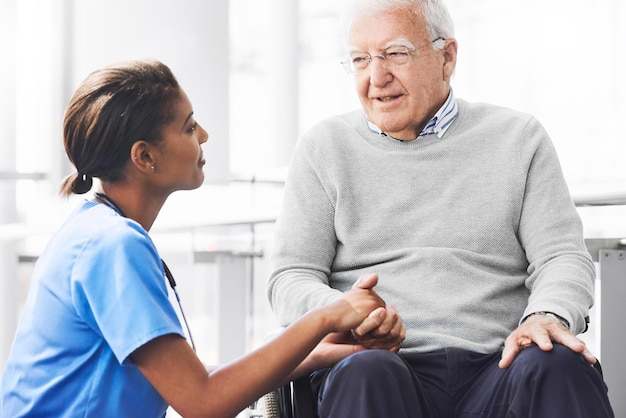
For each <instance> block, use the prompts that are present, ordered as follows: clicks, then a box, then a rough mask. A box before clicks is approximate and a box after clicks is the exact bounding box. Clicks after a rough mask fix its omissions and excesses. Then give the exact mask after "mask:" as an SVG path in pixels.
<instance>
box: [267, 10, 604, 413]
mask: <svg viewBox="0 0 626 418" xmlns="http://www.w3.org/2000/svg"><path fill="white" fill-rule="evenodd" d="M353 12H354V13H353V19H352V21H351V25H350V31H349V45H348V47H349V58H348V59H347V60H346V62H345V63H344V65H345V66H346V68H347V69H348V70H349V71H350V72H352V73H353V74H354V80H355V86H356V90H357V93H358V96H359V99H360V101H361V104H362V109H361V110H358V111H354V112H351V113H347V114H344V115H340V116H336V117H333V118H330V119H328V120H325V121H323V122H321V123H320V124H318V125H317V126H315V127H313V128H312V129H311V130H310V131H309V132H308V133H306V134H305V135H304V136H303V137H302V138H301V139H300V141H299V142H298V144H297V146H296V149H295V152H294V155H293V160H292V163H291V166H290V169H289V174H288V178H287V184H286V189H285V195H284V208H283V213H282V214H281V216H280V217H279V221H278V223H277V232H276V239H275V246H274V254H273V271H272V274H271V277H270V280H269V284H268V296H269V300H270V303H271V305H272V307H273V309H274V311H275V312H276V314H277V315H278V317H279V319H280V321H281V322H282V323H284V324H288V323H291V322H293V321H294V320H296V319H297V318H298V317H300V316H301V315H303V314H304V313H306V312H307V311H309V310H311V309H313V308H315V307H317V306H321V305H323V304H326V303H328V302H330V301H332V300H334V299H336V298H337V297H338V295H340V293H341V292H345V291H347V290H348V289H350V288H351V287H352V286H353V284H354V282H355V281H356V279H357V278H358V277H359V276H360V275H362V274H365V273H376V274H378V276H379V284H378V287H377V292H378V293H379V294H380V296H381V297H382V298H383V299H385V301H386V303H387V309H386V315H385V316H384V317H381V318H380V319H379V320H378V321H370V324H374V325H373V326H371V327H367V329H365V328H366V327H361V328H360V329H359V331H358V332H357V331H353V332H352V333H351V334H350V335H342V336H335V337H334V340H333V341H335V342H336V343H338V344H340V343H341V342H344V341H345V342H351V343H354V341H355V340H356V341H357V342H359V343H360V344H361V345H362V346H363V347H365V348H367V349H366V350H363V351H359V352H357V353H355V354H353V355H350V356H348V357H347V358H345V359H343V360H341V361H340V362H339V363H337V364H336V365H335V366H334V367H332V368H330V369H325V370H320V371H318V372H316V373H314V374H313V375H312V388H313V390H314V391H315V392H316V394H317V399H318V413H319V415H320V416H322V417H341V418H346V417H359V418H363V417H377V418H380V417H394V418H402V417H472V418H475V417H493V418H502V417H567V418H573V417H581V418H583V417H587V418H588V417H594V418H595V417H611V416H613V412H612V410H611V406H610V405H609V401H608V398H607V389H606V386H605V384H604V382H603V380H602V376H601V374H600V373H599V371H598V370H597V367H593V366H594V365H596V366H597V364H596V359H595V357H594V356H593V355H592V354H591V353H590V352H589V350H588V349H587V348H586V347H585V344H584V343H583V342H582V341H581V340H579V339H578V338H577V337H576V334H578V333H580V332H583V331H584V330H585V328H586V322H585V318H586V317H587V315H588V310H589V307H590V306H591V305H592V304H593V281H594V266H593V263H592V261H591V258H590V256H589V254H588V252H587V251H586V248H585V246H584V243H583V238H582V226H581V221H580V218H579V216H578V214H577V212H576V209H575V207H574V206H573V203H572V201H571V198H570V196H569V194H568V188H567V185H566V183H565V180H564V178H563V174H562V172H561V169H560V165H559V162H558V158H557V155H556V153H555V150H554V148H553V145H552V143H551V141H550V138H549V137H548V135H547V133H546V131H545V130H544V128H543V127H542V126H541V125H540V123H539V122H538V121H537V120H536V119H535V118H534V117H532V116H530V115H527V114H523V113H520V112H516V111H513V110H510V109H506V108H502V107H497V106H493V105H486V104H473V103H469V102H466V101H463V100H461V99H457V98H455V97H454V94H453V91H452V89H451V87H450V79H451V77H452V74H453V72H454V69H455V65H456V58H457V41H456V40H455V39H454V29H453V24H452V21H451V19H450V16H449V14H448V11H447V9H446V7H445V5H444V4H443V3H442V1H440V0H387V1H382V0H379V1H375V0H363V1H359V2H357V4H356V6H355V8H354V11H353Z"/></svg>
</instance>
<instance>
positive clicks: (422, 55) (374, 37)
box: [349, 9, 457, 140]
mask: <svg viewBox="0 0 626 418" xmlns="http://www.w3.org/2000/svg"><path fill="white" fill-rule="evenodd" d="M432 41H433V39H430V38H429V35H428V32H427V30H426V25H425V23H424V18H423V17H422V16H421V15H420V16H417V17H416V16H415V15H414V14H413V13H411V12H409V11H407V10H405V9H395V10H393V11H390V12H383V13H378V14H374V15H371V16H364V17H359V18H356V19H355V20H354V21H353V22H352V26H351V28H350V46H349V47H350V54H351V56H355V55H357V56H358V55H359V54H361V55H368V54H369V55H370V56H372V62H371V63H370V64H369V65H368V66H367V68H365V69H364V70H362V71H358V72H356V73H355V75H354V76H355V83H356V90H357V94H358V96H359V100H360V101H361V104H362V106H363V109H364V110H365V114H366V115H367V117H368V119H369V120H370V121H371V122H373V123H375V124H376V125H377V126H378V127H379V128H381V129H382V130H383V131H384V132H386V133H387V134H389V135H391V136H393V137H394V138H397V139H403V140H412V139H415V138H416V137H417V135H418V134H419V133H420V132H421V130H422V128H423V127H424V126H425V125H426V123H427V122H428V120H430V118H432V117H433V116H434V115H435V113H436V112H437V110H439V108H440V107H441V105H443V103H444V102H445V100H446V98H447V97H448V93H449V90H450V77H451V76H452V73H453V72H454V66H455V64H456V48H457V46H456V40H454V39H448V40H446V41H445V47H444V48H443V49H442V50H434V49H433V46H432ZM398 45H401V46H409V49H410V50H413V49H418V48H419V50H418V51H417V53H414V54H411V55H410V59H409V61H408V62H407V63H406V64H403V65H396V66H394V65H389V62H388V61H389V60H386V61H384V60H381V59H380V58H376V57H374V56H375V55H381V54H382V53H383V52H385V51H393V50H394V49H393V48H392V47H395V46H398Z"/></svg>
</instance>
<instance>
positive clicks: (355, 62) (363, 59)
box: [352, 57, 367, 64]
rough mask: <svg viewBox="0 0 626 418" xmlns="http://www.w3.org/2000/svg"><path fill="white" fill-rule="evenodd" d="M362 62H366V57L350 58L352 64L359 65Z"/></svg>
mask: <svg viewBox="0 0 626 418" xmlns="http://www.w3.org/2000/svg"><path fill="white" fill-rule="evenodd" d="M364 61H367V58H366V57H353V58H352V63H353V64H360V63H363V62H364Z"/></svg>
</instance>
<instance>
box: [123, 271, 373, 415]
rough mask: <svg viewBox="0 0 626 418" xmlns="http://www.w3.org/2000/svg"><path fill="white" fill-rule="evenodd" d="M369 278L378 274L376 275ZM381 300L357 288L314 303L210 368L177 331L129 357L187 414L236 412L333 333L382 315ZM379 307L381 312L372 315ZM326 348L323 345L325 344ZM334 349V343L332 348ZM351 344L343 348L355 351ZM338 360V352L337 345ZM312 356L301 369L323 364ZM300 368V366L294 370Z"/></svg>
mask: <svg viewBox="0 0 626 418" xmlns="http://www.w3.org/2000/svg"><path fill="white" fill-rule="evenodd" d="M365 280H373V281H376V280H377V276H376V275H373V276H370V277H368V278H366V279H365ZM382 306H384V303H383V301H382V300H381V299H380V297H378V295H377V294H376V292H375V291H374V290H372V289H371V288H369V289H362V288H358V289H353V290H351V291H349V292H346V293H345V294H344V296H343V297H342V298H341V299H340V300H339V301H337V302H334V303H332V304H330V305H328V306H326V307H323V308H319V309H315V310H313V311H311V312H309V313H307V314H306V315H304V316H303V317H302V318H300V319H299V320H298V321H296V322H294V323H293V324H292V325H291V326H289V327H287V328H286V329H285V330H284V331H283V332H282V333H281V334H280V335H279V336H277V337H276V338H275V339H273V340H272V341H270V342H268V343H267V344H266V345H264V346H263V347H261V348H259V349H258V350H255V351H253V352H251V353H250V354H247V355H246V356H244V357H242V358H240V359H238V360H236V361H234V362H232V363H230V364H227V365H225V366H223V367H220V368H218V369H216V370H215V371H213V372H211V373H207V371H206V369H205V367H204V366H203V364H202V363H201V362H200V360H199V359H198V357H197V356H196V354H195V353H194V352H193V350H192V349H191V347H190V346H189V344H188V343H187V342H186V341H185V340H184V339H182V338H181V337H180V336H177V335H171V334H170V335H164V336H161V337H158V338H156V339H154V340H152V341H150V342H149V343H147V344H145V345H144V346H142V347H140V348H139V349H137V350H136V351H135V352H134V353H133V354H132V355H131V358H132V360H133V362H134V363H135V364H136V365H137V367H138V368H139V370H141V372H142V373H143V374H144V376H146V378H147V379H148V380H149V381H150V383H151V384H152V385H153V386H154V387H155V389H156V390H157V391H158V392H159V393H160V394H161V396H163V398H164V399H165V400H166V402H168V403H169V404H170V405H171V406H172V407H173V408H174V409H175V410H176V411H177V412H178V413H179V414H181V415H182V416H184V417H233V416H235V415H236V414H237V413H239V412H240V411H241V410H243V409H244V408H246V407H247V406H248V405H250V404H251V403H252V402H254V401H255V400H256V399H258V398H260V397H261V396H262V395H264V394H265V393H267V392H270V391H271V390H273V389H275V388H276V387H279V386H280V385H281V384H283V383H284V382H286V381H288V380H289V379H290V378H291V377H292V376H294V374H293V373H294V370H296V368H297V367H298V365H299V364H300V363H302V362H303V360H304V359H305V358H307V356H308V355H309V353H311V351H312V350H314V349H315V347H316V346H317V345H318V343H319V342H320V341H321V340H322V339H323V338H324V337H325V336H326V335H328V334H329V333H334V332H337V333H341V332H345V331H348V330H350V329H351V328H353V327H356V326H357V325H359V324H360V323H361V322H363V320H364V319H365V318H367V317H368V316H370V317H372V318H373V320H377V319H376V318H378V317H384V309H383V308H381V307H382ZM376 309H380V311H381V312H382V313H380V314H379V315H378V316H377V315H373V316H372V315H369V314H370V313H371V312H372V311H374V310H376ZM321 347H322V348H321V350H322V351H324V347H323V346H321ZM333 350H336V349H333ZM353 351H354V349H352V348H350V349H348V350H345V351H344V352H343V353H345V354H346V355H348V354H350V353H351V352H353ZM334 353H335V356H334V358H336V359H337V360H338V359H339V357H338V356H339V355H340V354H339V352H337V351H334ZM327 354H328V353H327V352H326V353H325V355H324V356H315V355H313V356H311V357H310V358H309V359H308V361H307V362H304V363H303V367H301V368H300V369H299V373H300V374H301V373H304V372H306V371H307V370H313V369H314V368H317V367H318V366H321V365H322V363H320V362H319V361H318V360H316V359H321V358H323V359H324V360H323V361H324V362H328V361H329V358H333V357H329V356H328V355H327ZM296 373H298V371H296Z"/></svg>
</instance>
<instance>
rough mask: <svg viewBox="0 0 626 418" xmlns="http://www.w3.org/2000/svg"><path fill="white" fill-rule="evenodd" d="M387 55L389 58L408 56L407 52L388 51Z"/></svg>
mask: <svg viewBox="0 0 626 418" xmlns="http://www.w3.org/2000/svg"><path fill="white" fill-rule="evenodd" d="M385 55H387V56H388V57H392V58H393V57H403V56H406V55H408V52H407V51H388V52H387V53H386V54H385Z"/></svg>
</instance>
